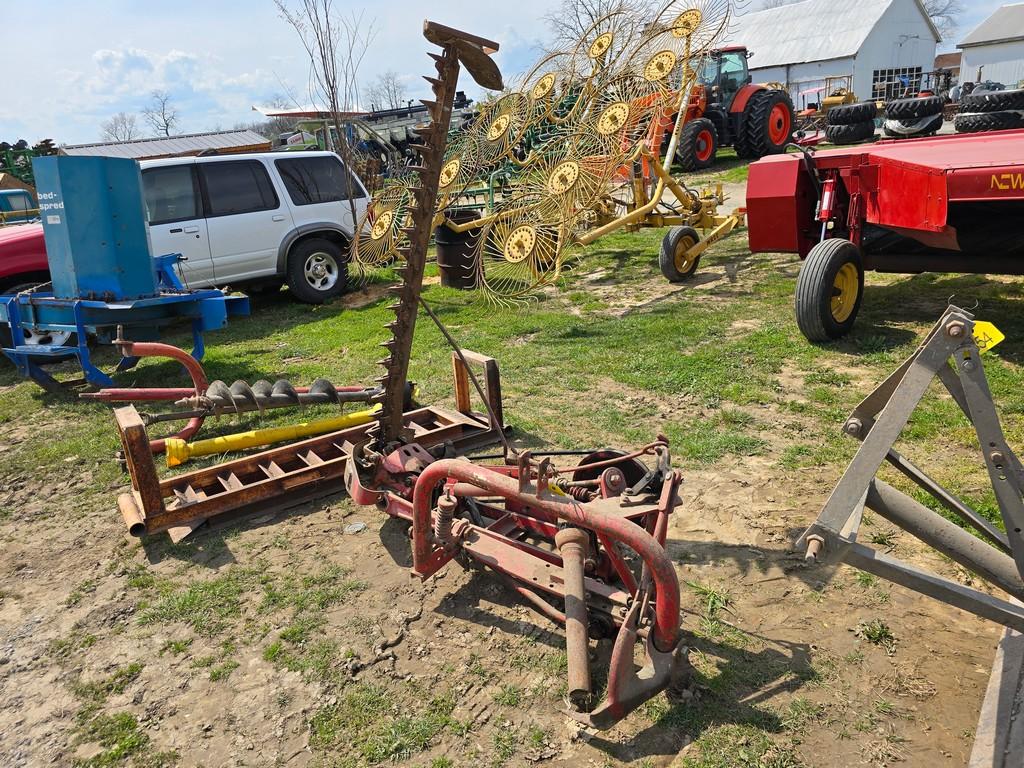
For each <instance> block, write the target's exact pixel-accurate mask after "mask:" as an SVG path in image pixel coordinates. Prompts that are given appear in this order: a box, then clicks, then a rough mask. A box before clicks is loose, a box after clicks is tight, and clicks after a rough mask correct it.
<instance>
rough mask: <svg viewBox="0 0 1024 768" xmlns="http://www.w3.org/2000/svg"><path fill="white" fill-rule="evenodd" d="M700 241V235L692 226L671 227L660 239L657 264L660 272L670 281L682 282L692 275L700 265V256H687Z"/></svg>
mask: <svg viewBox="0 0 1024 768" xmlns="http://www.w3.org/2000/svg"><path fill="white" fill-rule="evenodd" d="M699 242H700V235H698V234H697V230H696V229H694V228H693V227H672V229H670V230H669V231H668V232H667V233H666V235H665V237H664V238H663V239H662V241H661V252H660V253H659V254H658V266H659V267H661V274H663V275H664V276H665V279H666V280H668V281H669V282H670V283H682V282H684V281H686V280H689V279H690V278H691V277H693V273H694V272H696V271H697V267H698V266H699V265H700V256H692V257H691V256H688V255H687V254H688V253H689V252H690V250H691V249H692V248H693V247H694V246H695V245H697V243H699Z"/></svg>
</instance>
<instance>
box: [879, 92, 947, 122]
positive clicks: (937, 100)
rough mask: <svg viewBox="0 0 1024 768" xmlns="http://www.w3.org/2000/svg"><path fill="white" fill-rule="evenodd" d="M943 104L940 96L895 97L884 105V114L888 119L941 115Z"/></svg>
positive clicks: (917, 118)
mask: <svg viewBox="0 0 1024 768" xmlns="http://www.w3.org/2000/svg"><path fill="white" fill-rule="evenodd" d="M944 106H945V102H944V101H943V100H942V97H941V96H921V97H919V98H915V99H896V100H895V101H890V102H889V103H888V104H886V105H885V116H886V117H887V118H889V119H890V120H920V119H921V118H922V117H931V116H932V115H941V114H942V109H943V107H944Z"/></svg>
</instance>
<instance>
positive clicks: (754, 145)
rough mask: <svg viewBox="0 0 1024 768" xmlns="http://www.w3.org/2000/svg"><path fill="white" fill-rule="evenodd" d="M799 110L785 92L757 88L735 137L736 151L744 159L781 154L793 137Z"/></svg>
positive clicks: (756, 158)
mask: <svg viewBox="0 0 1024 768" xmlns="http://www.w3.org/2000/svg"><path fill="white" fill-rule="evenodd" d="M795 122H796V111H795V110H794V109H793V100H792V99H791V98H790V97H789V94H788V93H786V92H785V91H769V90H763V91H758V92H757V93H755V94H754V95H753V96H751V97H750V101H749V102H748V104H747V108H746V110H745V111H744V113H743V118H742V120H741V123H740V130H739V136H738V137H737V139H736V154H737V155H739V156H740V157H741V158H743V159H744V160H758V159H760V158H762V157H765V156H766V155H781V154H782V153H783V152H785V151H786V145H787V144H789V143H790V142H791V141H792V140H793V130H794V124H795Z"/></svg>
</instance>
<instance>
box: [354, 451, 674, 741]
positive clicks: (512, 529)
mask: <svg viewBox="0 0 1024 768" xmlns="http://www.w3.org/2000/svg"><path fill="white" fill-rule="evenodd" d="M649 448H650V449H651V451H652V452H653V453H654V454H655V455H656V456H657V460H658V470H657V471H656V472H653V473H650V476H657V477H658V478H659V480H660V483H661V484H660V488H659V487H658V483H653V484H652V489H653V490H654V491H655V492H654V493H652V492H651V490H649V489H648V487H647V486H644V488H643V489H642V490H641V491H640V492H639V493H636V494H633V493H631V492H630V489H627V488H626V487H625V483H624V482H622V481H619V480H617V479H616V478H617V477H618V476H619V475H621V470H620V467H622V466H625V465H626V464H628V462H630V461H632V460H633V459H631V458H630V457H628V456H626V457H622V456H619V457H617V458H615V459H612V460H610V461H606V462H604V464H606V465H607V466H602V465H598V464H588V463H587V462H588V460H587V459H584V460H583V461H584V464H587V466H592V467H595V468H597V469H603V472H602V475H601V479H600V480H599V481H594V482H593V483H592V489H591V490H590V491H588V492H586V493H582V494H581V493H580V491H579V490H578V489H579V488H581V487H582V486H573V485H571V484H570V483H565V484H564V487H563V484H560V482H559V481H558V480H557V479H556V476H557V474H556V471H555V470H553V468H552V466H551V463H550V459H547V458H545V459H543V460H541V461H540V462H539V463H538V462H536V461H534V460H533V457H532V456H531V454H530V453H529V452H523V453H520V454H519V456H517V457H516V458H515V459H514V460H512V459H510V461H514V463H510V464H504V465H494V466H484V465H479V464H475V463H472V462H469V461H465V460H462V459H441V460H436V459H433V457H431V456H430V455H429V454H428V453H426V452H425V451H423V450H422V449H421V448H420V447H419V446H417V445H415V444H412V445H406V446H404V447H403V448H401V449H399V450H397V451H395V453H393V454H392V455H391V456H389V457H388V459H387V465H388V467H389V468H388V469H386V470H384V471H383V472H381V473H380V474H379V475H378V476H377V477H376V478H375V479H376V480H377V483H376V484H368V483H366V481H365V479H364V478H362V477H360V473H359V470H358V466H357V463H356V462H350V463H349V464H348V465H347V467H346V470H345V479H346V487H347V489H348V491H349V494H350V495H351V496H352V498H353V500H355V501H356V502H357V503H360V504H365V505H374V506H376V507H378V508H380V509H383V510H384V511H385V512H386V513H387V514H389V515H391V516H392V517H395V518H399V519H402V520H406V521H407V522H409V523H410V524H411V535H412V542H413V545H412V550H413V568H412V570H413V573H414V574H415V575H417V576H419V577H420V578H422V579H426V578H429V577H430V576H432V575H434V574H435V573H437V572H438V571H439V570H440V569H441V568H442V567H444V565H446V564H447V563H448V562H450V561H451V560H453V559H455V558H456V557H458V556H459V555H460V554H462V555H465V556H466V557H468V559H469V560H470V561H472V562H473V563H476V564H477V565H480V566H483V567H485V568H487V569H489V570H492V571H495V572H497V573H499V574H501V575H502V576H504V577H506V579H507V580H508V581H510V582H511V585H512V587H513V589H515V591H516V592H517V593H518V594H520V595H521V596H523V597H524V598H525V599H526V600H527V601H528V602H529V603H530V604H531V605H532V606H533V607H535V608H537V610H538V611H540V612H541V613H543V614H544V615H545V616H547V617H548V618H550V619H552V620H554V621H556V622H559V623H561V624H564V625H565V628H566V651H567V659H568V676H569V688H568V698H569V702H570V704H571V705H572V710H571V711H570V712H569V714H570V715H571V716H572V717H573V718H575V719H576V720H578V721H580V722H582V723H584V724H586V725H589V726H591V727H594V728H600V729H604V728H609V727H611V726H612V725H614V724H615V723H616V722H618V721H619V720H621V719H622V718H623V717H625V716H626V715H627V714H629V713H630V712H631V711H633V710H634V709H636V708H637V707H638V706H640V705H641V704H643V702H645V701H647V700H648V699H650V698H651V697H652V696H655V695H657V694H658V693H659V692H661V691H662V690H664V689H665V688H667V687H668V686H669V685H670V684H671V683H672V682H673V679H674V677H675V675H676V674H678V673H679V671H680V669H681V664H682V662H683V661H684V656H685V648H684V646H683V643H682V640H681V627H680V594H679V581H678V578H677V576H676V572H675V567H674V565H673V563H672V560H671V559H670V558H669V556H668V554H667V552H666V551H665V538H666V535H667V530H668V518H669V515H670V514H671V513H672V511H673V510H674V509H675V507H676V506H677V505H678V503H679V498H678V489H679V484H680V483H681V481H682V478H681V475H680V474H679V472H677V471H675V470H672V469H671V468H670V459H669V452H668V445H667V443H665V442H664V441H659V442H657V443H654V444H652V446H650V447H649ZM595 453H596V452H595ZM562 474H565V471H563V472H562ZM410 485H411V488H410ZM385 486H387V487H385ZM581 497H582V498H581ZM474 516H476V518H477V519H476V520H474V519H473V517H474ZM621 547H625V548H628V549H629V550H630V551H632V552H634V553H635V554H636V555H637V556H638V557H639V558H640V561H641V563H642V566H641V572H640V575H639V578H637V577H636V576H635V575H634V574H633V573H632V570H631V568H630V566H629V565H628V564H627V563H626V562H625V561H624V559H623V556H622V552H621V549H620V548H621ZM623 573H625V574H628V576H626V577H625V578H622V574H623ZM616 581H618V582H619V583H618V584H616ZM542 594H543V595H544V596H542ZM545 596H546V597H545ZM552 599H553V600H554V601H555V602H556V603H557V602H563V603H564V605H565V611H564V612H561V611H558V610H557V608H555V607H554V606H553V605H552V604H551V603H550V602H548V600H552ZM596 617H600V618H601V619H602V620H603V621H604V622H605V624H606V625H607V626H608V627H609V628H610V627H617V628H618V631H617V636H616V641H615V645H614V647H613V651H612V657H611V661H610V668H609V676H608V690H607V694H606V697H605V700H604V702H603V703H601V704H600V705H599V706H598V707H596V708H595V709H594V710H593V711H589V712H588V711H586V709H587V705H588V703H589V700H590V698H591V696H592V695H593V693H594V691H593V690H592V689H591V684H590V679H591V677H590V661H589V638H588V627H589V625H590V624H591V623H592V620H593V619H594V618H596ZM641 637H644V638H645V643H646V647H645V650H646V654H647V663H646V664H645V666H644V667H643V668H642V669H640V670H637V669H636V668H635V664H634V661H633V648H634V645H635V643H636V642H637V640H638V639H639V638H641Z"/></svg>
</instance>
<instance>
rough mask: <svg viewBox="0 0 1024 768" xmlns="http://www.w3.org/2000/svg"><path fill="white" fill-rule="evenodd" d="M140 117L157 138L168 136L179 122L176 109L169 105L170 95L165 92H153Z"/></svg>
mask: <svg viewBox="0 0 1024 768" xmlns="http://www.w3.org/2000/svg"><path fill="white" fill-rule="evenodd" d="M142 116H143V117H144V118H145V119H146V122H147V123H149V127H150V128H152V129H153V133H155V134H156V135H157V136H170V135H171V131H173V130H174V129H175V128H177V127H178V123H180V122H181V119H180V118H179V117H178V110H177V108H175V106H174V105H173V104H171V94H169V93H168V92H167V91H159V90H158V91H153V92H152V93H151V94H150V102H149V105H148V106H147V107H146V108H145V109H143V110H142Z"/></svg>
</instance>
